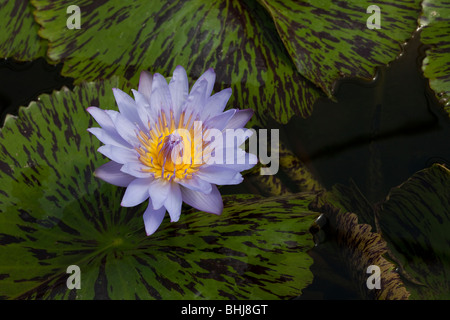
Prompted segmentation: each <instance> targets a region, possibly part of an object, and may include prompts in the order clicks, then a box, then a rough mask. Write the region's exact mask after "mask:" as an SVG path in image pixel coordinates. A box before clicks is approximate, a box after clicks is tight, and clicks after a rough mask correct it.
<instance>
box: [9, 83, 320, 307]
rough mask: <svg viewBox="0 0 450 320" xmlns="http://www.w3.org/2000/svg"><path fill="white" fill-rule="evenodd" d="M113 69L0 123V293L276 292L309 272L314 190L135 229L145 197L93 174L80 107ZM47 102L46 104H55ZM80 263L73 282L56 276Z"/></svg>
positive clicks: (102, 92) (170, 295) (241, 201)
mask: <svg viewBox="0 0 450 320" xmlns="http://www.w3.org/2000/svg"><path fill="white" fill-rule="evenodd" d="M112 87H119V88H122V89H124V90H126V91H128V90H127V86H126V83H121V82H119V80H118V79H117V78H113V79H111V80H108V81H105V82H99V83H95V82H91V83H82V84H81V85H80V86H77V87H75V89H74V91H73V92H72V91H69V90H67V89H64V90H62V91H59V92H55V93H53V94H52V95H41V96H40V98H39V101H37V102H33V103H31V104H30V106H29V107H27V108H21V109H20V111H19V115H18V117H12V116H9V117H8V118H7V119H6V121H5V125H4V127H3V128H2V129H1V131H0V184H1V185H2V189H1V191H0V297H1V298H6V299H14V298H39V299H109V298H111V299H137V298H140V299H194V298H202V299H205V298H207V299H236V298H247V299H250V298H251V299H280V298H290V297H295V296H297V295H299V294H300V293H301V291H302V289H303V288H304V287H305V286H306V285H308V284H309V283H310V282H311V281H312V273H311V272H310V270H309V266H310V265H311V263H312V259H311V258H310V257H309V256H308V254H307V253H306V252H307V250H308V249H310V248H311V247H312V246H313V242H312V235H311V234H310V233H309V232H308V228H309V227H310V225H311V224H312V222H313V221H314V219H315V218H316V217H317V214H316V213H314V212H313V211H311V210H309V209H308V205H309V203H310V201H311V200H312V198H313V197H314V194H312V193H304V194H293V195H290V196H286V197H278V198H262V197H259V196H251V195H249V196H229V197H228V198H226V199H225V201H224V205H225V209H224V212H223V213H222V215H221V216H216V215H212V214H207V213H201V212H195V211H193V210H192V209H189V210H190V211H189V210H188V209H187V208H186V209H185V210H184V212H183V214H182V218H181V219H180V220H179V222H177V223H172V224H171V223H170V222H169V219H168V218H167V219H165V220H164V221H163V224H162V225H161V227H160V229H159V230H158V232H157V233H155V234H154V235H153V236H151V237H147V236H146V233H145V230H144V223H143V219H142V214H143V212H144V210H145V205H144V207H143V206H138V207H134V208H124V207H121V206H120V202H121V199H122V196H123V192H124V190H123V188H119V187H115V186H112V185H110V184H107V183H103V182H102V181H101V180H99V179H96V178H95V177H93V171H94V169H95V168H96V167H98V166H99V165H100V164H102V163H104V162H106V159H104V158H103V157H102V156H101V155H100V154H99V153H98V152H96V149H97V148H98V147H99V146H100V145H99V142H98V141H97V139H95V138H92V136H91V135H90V134H89V133H88V132H87V131H86V129H87V128H89V127H92V126H93V123H92V120H91V117H90V115H89V114H88V113H87V112H86V111H85V108H86V107H87V106H90V105H96V106H100V107H101V108H103V109H111V108H114V107H115V102H114V96H113V94H112ZM56 110H58V111H56ZM72 265H76V266H78V267H79V268H80V270H81V288H80V289H76V288H74V289H71V290H69V289H68V287H67V283H66V281H67V280H68V279H69V276H70V274H68V273H67V268H68V267H69V266H72Z"/></svg>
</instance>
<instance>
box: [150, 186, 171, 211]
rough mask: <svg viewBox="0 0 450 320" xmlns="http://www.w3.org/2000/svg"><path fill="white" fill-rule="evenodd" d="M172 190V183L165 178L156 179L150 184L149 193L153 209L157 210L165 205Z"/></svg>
mask: <svg viewBox="0 0 450 320" xmlns="http://www.w3.org/2000/svg"><path fill="white" fill-rule="evenodd" d="M169 191H170V183H169V182H168V181H167V180H164V179H155V180H153V182H152V183H151V184H150V187H149V189H148V193H149V195H150V198H151V199H152V203H153V209H155V210H157V209H159V208H161V207H162V206H163V205H164V202H165V201H166V199H167V196H168V194H169Z"/></svg>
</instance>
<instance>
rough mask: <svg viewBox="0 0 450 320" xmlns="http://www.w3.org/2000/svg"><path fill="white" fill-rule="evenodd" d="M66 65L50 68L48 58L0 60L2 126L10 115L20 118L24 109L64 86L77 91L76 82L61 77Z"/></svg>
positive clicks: (0, 123)
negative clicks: (20, 60) (39, 98)
mask: <svg viewBox="0 0 450 320" xmlns="http://www.w3.org/2000/svg"><path fill="white" fill-rule="evenodd" d="M61 68H62V64H58V65H49V64H48V63H47V62H46V61H45V59H43V58H40V59H38V60H35V61H29V62H18V61H14V60H12V59H0V127H1V126H3V122H4V119H5V116H6V114H8V113H9V114H13V115H17V111H18V108H19V107H20V106H28V104H29V103H30V102H31V101H34V100H37V97H38V96H39V95H40V94H43V93H52V91H53V90H60V89H61V88H62V87H63V86H66V87H68V88H69V89H72V88H73V79H71V78H65V77H62V76H61V75H60V72H61Z"/></svg>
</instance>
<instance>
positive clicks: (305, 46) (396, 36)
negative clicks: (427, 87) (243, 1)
mask: <svg viewBox="0 0 450 320" xmlns="http://www.w3.org/2000/svg"><path fill="white" fill-rule="evenodd" d="M259 2H260V3H261V4H262V5H264V7H265V8H266V9H267V11H268V12H269V13H270V14H271V16H272V17H273V20H274V22H275V25H276V27H277V30H278V33H279V34H280V37H281V39H282V40H283V42H284V44H285V46H286V49H287V51H288V52H289V54H290V56H291V57H292V59H293V61H294V63H295V65H296V67H297V69H298V71H299V72H300V73H301V74H302V75H304V76H305V77H306V78H308V79H309V80H311V81H312V82H314V83H315V84H316V85H317V86H319V87H321V88H322V89H323V90H324V91H325V92H326V93H327V94H328V95H329V96H331V95H332V94H333V86H334V83H335V81H336V80H338V79H339V78H342V77H344V76H346V77H361V78H366V79H372V78H373V77H374V75H375V68H376V67H377V66H380V65H385V64H387V63H389V62H391V61H393V60H394V59H395V58H396V57H397V56H398V55H399V53H400V50H401V49H400V44H401V43H403V42H405V41H406V40H408V39H409V38H410V36H411V34H412V32H413V31H414V30H415V29H416V27H417V17H418V16H419V13H420V0H402V1H396V2H395V3H393V2H391V3H388V2H383V3H377V2H373V1H369V0H364V1H360V0H358V1H356V0H353V1H339V0H332V1H311V0H289V1H284V0H283V1H281V0H260V1H259ZM371 5H378V7H379V9H380V25H381V28H380V29H369V28H368V26H367V24H368V19H369V17H370V16H371V15H372V13H366V11H367V9H368V8H369V6H371ZM369 20H370V19H369ZM369 22H371V20H370V21H369Z"/></svg>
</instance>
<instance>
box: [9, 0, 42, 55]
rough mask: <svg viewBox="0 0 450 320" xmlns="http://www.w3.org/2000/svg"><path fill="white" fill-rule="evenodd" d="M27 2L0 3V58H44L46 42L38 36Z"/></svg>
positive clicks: (27, 0)
mask: <svg viewBox="0 0 450 320" xmlns="http://www.w3.org/2000/svg"><path fill="white" fill-rule="evenodd" d="M33 10H34V7H33V6H32V5H31V4H30V1H29V0H15V1H6V0H4V1H1V2H0V30H1V32H0V57H2V58H15V59H17V60H21V61H24V60H33V59H36V58H39V57H42V56H45V50H46V41H44V40H42V39H41V38H40V37H39V35H38V30H39V25H38V24H37V23H36V21H34V17H33Z"/></svg>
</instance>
